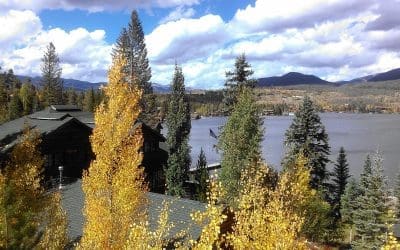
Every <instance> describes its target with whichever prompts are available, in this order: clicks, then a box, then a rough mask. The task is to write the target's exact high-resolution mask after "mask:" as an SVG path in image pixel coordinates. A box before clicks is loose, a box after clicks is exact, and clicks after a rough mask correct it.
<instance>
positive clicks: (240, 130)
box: [218, 88, 263, 205]
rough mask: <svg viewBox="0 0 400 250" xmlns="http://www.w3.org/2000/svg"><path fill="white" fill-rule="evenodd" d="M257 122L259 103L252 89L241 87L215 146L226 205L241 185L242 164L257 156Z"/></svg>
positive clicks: (260, 131) (259, 150) (230, 202)
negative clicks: (216, 147)
mask: <svg viewBox="0 0 400 250" xmlns="http://www.w3.org/2000/svg"><path fill="white" fill-rule="evenodd" d="M261 125H262V120H261V117H260V112H259V107H258V105H257V104H256V102H255V97H254V94H253V92H252V90H251V89H250V88H243V89H241V91H240V92H239V97H238V101H237V103H236V104H235V105H234V106H233V110H232V113H231V115H230V116H229V118H228V120H227V122H226V124H225V125H224V126H223V128H222V129H221V133H220V136H219V141H218V148H219V149H220V150H221V173H220V176H219V180H220V181H221V182H222V184H223V186H224V187H225V189H226V191H227V192H226V193H227V197H226V200H227V202H228V203H229V204H230V205H234V203H235V202H234V201H235V200H236V197H237V196H238V194H239V190H241V188H242V187H241V185H240V177H241V173H242V171H243V170H244V168H245V167H246V166H248V165H249V164H251V163H254V162H257V161H259V160H260V159H261V141H262V137H263V129H262V127H261Z"/></svg>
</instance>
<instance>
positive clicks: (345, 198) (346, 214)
mask: <svg viewBox="0 0 400 250" xmlns="http://www.w3.org/2000/svg"><path fill="white" fill-rule="evenodd" d="M360 195H361V190H360V187H359V184H358V183H357V181H356V180H355V179H354V178H351V179H350V181H349V183H347V185H346V188H345V190H344V194H343V195H342V197H341V201H340V202H341V208H340V214H341V221H342V223H344V224H345V225H347V226H348V227H349V229H350V232H349V233H350V235H349V241H350V243H351V242H352V240H353V226H354V221H355V216H354V215H355V213H356V212H357V209H358V204H357V198H358V197H359V196H360Z"/></svg>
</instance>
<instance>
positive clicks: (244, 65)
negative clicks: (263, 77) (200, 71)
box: [223, 54, 256, 112]
mask: <svg viewBox="0 0 400 250" xmlns="http://www.w3.org/2000/svg"><path fill="white" fill-rule="evenodd" d="M253 73H254V72H253V70H252V69H251V66H250V64H249V63H248V62H247V61H246V56H245V54H241V55H240V56H238V57H237V58H236V61H235V70H234V71H229V72H226V78H227V79H226V82H225V89H224V99H223V103H224V105H225V109H226V110H227V111H228V112H231V111H232V108H233V105H234V104H235V103H236V102H237V96H238V93H239V92H240V89H241V88H242V87H250V88H254V87H255V85H256V80H254V79H250V77H251V76H252V75H253Z"/></svg>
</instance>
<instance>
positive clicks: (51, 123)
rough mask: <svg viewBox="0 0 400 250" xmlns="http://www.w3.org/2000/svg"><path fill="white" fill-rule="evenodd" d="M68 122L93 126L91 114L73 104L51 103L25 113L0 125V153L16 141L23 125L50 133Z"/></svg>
mask: <svg viewBox="0 0 400 250" xmlns="http://www.w3.org/2000/svg"><path fill="white" fill-rule="evenodd" d="M70 122H77V123H81V124H82V125H83V126H87V127H88V128H90V129H91V128H93V127H94V120H93V114H92V113H90V112H83V111H81V110H80V109H79V108H78V107H76V106H73V105H53V106H50V107H48V108H46V109H45V110H42V111H38V112H35V113H33V114H31V115H26V116H23V117H21V118H18V119H15V120H12V121H9V122H6V123H3V124H1V125H0V153H4V152H6V151H8V150H9V149H10V148H12V147H13V146H14V145H15V144H16V143H17V142H18V136H19V135H20V134H21V133H22V129H23V128H24V125H25V124H27V125H28V126H29V127H30V128H33V129H37V130H38V131H39V133H41V134H43V135H46V134H50V133H52V132H53V131H55V130H57V129H58V128H60V127H62V126H64V125H65V124H67V123H70Z"/></svg>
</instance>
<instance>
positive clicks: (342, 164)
mask: <svg viewBox="0 0 400 250" xmlns="http://www.w3.org/2000/svg"><path fill="white" fill-rule="evenodd" d="M332 176H333V179H332V181H333V212H334V217H335V220H336V221H338V220H339V219H340V218H341V215H340V209H341V202H340V199H341V197H342V195H343V194H344V190H345V188H346V185H347V180H348V178H350V174H349V164H347V159H346V152H345V150H344V148H343V147H341V148H340V150H339V155H338V158H337V161H336V164H335V167H334V169H333V173H332Z"/></svg>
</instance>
